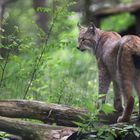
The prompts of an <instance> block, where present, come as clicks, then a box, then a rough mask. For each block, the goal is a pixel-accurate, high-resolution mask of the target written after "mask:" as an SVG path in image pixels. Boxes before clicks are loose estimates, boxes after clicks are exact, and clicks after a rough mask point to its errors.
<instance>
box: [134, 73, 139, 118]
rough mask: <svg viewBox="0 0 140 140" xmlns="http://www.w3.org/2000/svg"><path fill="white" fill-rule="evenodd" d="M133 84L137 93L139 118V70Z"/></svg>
mask: <svg viewBox="0 0 140 140" xmlns="http://www.w3.org/2000/svg"><path fill="white" fill-rule="evenodd" d="M134 86H135V89H136V92H137V94H138V100H139V118H140V72H139V74H138V75H137V77H135V81H134Z"/></svg>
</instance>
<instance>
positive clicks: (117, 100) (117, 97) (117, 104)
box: [113, 81, 123, 112]
mask: <svg viewBox="0 0 140 140" xmlns="http://www.w3.org/2000/svg"><path fill="white" fill-rule="evenodd" d="M113 90H114V108H115V109H116V111H118V112H122V111H123V107H122V93H121V90H120V87H119V84H118V83H117V82H115V81H114V82H113Z"/></svg>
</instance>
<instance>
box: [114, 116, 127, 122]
mask: <svg viewBox="0 0 140 140" xmlns="http://www.w3.org/2000/svg"><path fill="white" fill-rule="evenodd" d="M129 121H130V119H129V118H125V117H124V116H120V117H119V118H118V120H117V123H121V122H129Z"/></svg>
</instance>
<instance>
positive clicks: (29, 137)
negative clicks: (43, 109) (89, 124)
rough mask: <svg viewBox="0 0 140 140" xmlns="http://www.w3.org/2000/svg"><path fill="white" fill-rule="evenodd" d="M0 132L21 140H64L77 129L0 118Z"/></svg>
mask: <svg viewBox="0 0 140 140" xmlns="http://www.w3.org/2000/svg"><path fill="white" fill-rule="evenodd" d="M0 131H4V132H7V133H10V134H14V135H17V136H21V137H22V139H23V140H58V139H59V140H61V139H62V140H65V139H66V137H68V136H70V135H71V134H72V133H73V132H75V131H77V129H76V128H70V127H63V126H51V125H47V124H34V123H31V122H27V121H22V120H18V119H11V118H7V117H0ZM64 138H65V139H64Z"/></svg>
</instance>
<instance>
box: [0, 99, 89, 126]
mask: <svg viewBox="0 0 140 140" xmlns="http://www.w3.org/2000/svg"><path fill="white" fill-rule="evenodd" d="M86 113H87V111H86V110H83V109H76V108H72V107H68V106H65V105H58V104H47V103H43V102H39V101H27V100H0V116H4V117H10V118H28V119H35V120H40V121H42V122H44V123H49V124H51V123H56V124H57V125H61V126H75V124H74V123H73V121H77V122H80V121H82V120H81V119H80V117H79V116H81V117H83V118H84V117H85V114H86Z"/></svg>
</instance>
